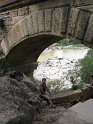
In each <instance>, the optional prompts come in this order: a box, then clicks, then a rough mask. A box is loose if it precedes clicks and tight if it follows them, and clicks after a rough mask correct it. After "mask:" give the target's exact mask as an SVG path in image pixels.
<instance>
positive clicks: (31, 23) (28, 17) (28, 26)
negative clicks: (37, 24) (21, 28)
mask: <svg viewBox="0 0 93 124" xmlns="http://www.w3.org/2000/svg"><path fill="white" fill-rule="evenodd" d="M26 18H27V29H28V32H29V35H31V34H33V32H34V31H33V22H32V21H33V20H32V15H29V16H27V17H26Z"/></svg>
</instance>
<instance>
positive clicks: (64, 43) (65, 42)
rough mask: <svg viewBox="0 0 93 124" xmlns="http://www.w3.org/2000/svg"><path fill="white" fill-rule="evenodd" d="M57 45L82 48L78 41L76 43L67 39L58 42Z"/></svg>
mask: <svg viewBox="0 0 93 124" xmlns="http://www.w3.org/2000/svg"><path fill="white" fill-rule="evenodd" d="M57 44H58V45H61V46H69V45H76V46H77V45H78V46H80V47H82V46H83V45H82V44H80V42H79V41H77V40H76V41H75V40H70V39H68V38H66V39H63V40H60V41H59V42H58V43H57Z"/></svg>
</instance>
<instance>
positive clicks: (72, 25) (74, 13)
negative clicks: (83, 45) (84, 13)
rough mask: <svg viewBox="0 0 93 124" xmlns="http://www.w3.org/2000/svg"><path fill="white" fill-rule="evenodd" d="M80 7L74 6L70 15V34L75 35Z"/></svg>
mask: <svg viewBox="0 0 93 124" xmlns="http://www.w3.org/2000/svg"><path fill="white" fill-rule="evenodd" d="M78 12H79V9H77V8H72V9H71V12H70V17H69V24H68V32H67V33H68V35H70V36H74V33H75V28H76V23H77V18H78Z"/></svg>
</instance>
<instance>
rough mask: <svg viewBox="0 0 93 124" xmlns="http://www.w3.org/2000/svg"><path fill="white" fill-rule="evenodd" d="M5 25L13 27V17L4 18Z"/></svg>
mask: <svg viewBox="0 0 93 124" xmlns="http://www.w3.org/2000/svg"><path fill="white" fill-rule="evenodd" d="M3 20H4V25H5V26H6V25H12V17H4V18H3Z"/></svg>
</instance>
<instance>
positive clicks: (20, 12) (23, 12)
mask: <svg viewBox="0 0 93 124" xmlns="http://www.w3.org/2000/svg"><path fill="white" fill-rule="evenodd" d="M28 13H29V9H28V6H27V7H23V8H19V9H18V15H19V16H23V15H28Z"/></svg>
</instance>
